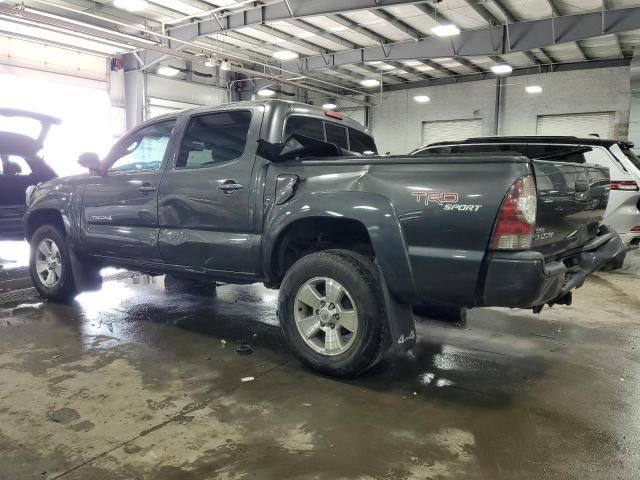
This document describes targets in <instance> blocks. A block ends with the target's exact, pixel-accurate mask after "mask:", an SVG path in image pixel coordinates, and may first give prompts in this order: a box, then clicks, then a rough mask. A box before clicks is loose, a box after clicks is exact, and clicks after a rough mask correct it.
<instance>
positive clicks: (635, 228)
mask: <svg viewBox="0 0 640 480" xmlns="http://www.w3.org/2000/svg"><path fill="white" fill-rule="evenodd" d="M631 231H632V232H640V225H636V226H635V227H633V228H632V229H631Z"/></svg>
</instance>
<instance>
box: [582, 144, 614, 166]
mask: <svg viewBox="0 0 640 480" xmlns="http://www.w3.org/2000/svg"><path fill="white" fill-rule="evenodd" d="M584 159H585V161H586V162H587V163H592V164H594V165H600V166H601V167H608V168H611V164H612V163H613V162H612V161H611V157H609V154H608V153H607V151H606V150H604V149H603V148H598V147H594V148H593V150H591V151H590V152H585V154H584ZM616 166H617V165H616Z"/></svg>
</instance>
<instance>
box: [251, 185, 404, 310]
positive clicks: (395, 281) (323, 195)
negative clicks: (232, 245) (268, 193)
mask: <svg viewBox="0 0 640 480" xmlns="http://www.w3.org/2000/svg"><path fill="white" fill-rule="evenodd" d="M309 218H334V219H335V218H341V219H347V220H355V221H357V222H360V223H361V224H362V225H364V227H365V228H366V230H367V232H368V234H369V238H370V239H371V244H372V246H373V250H374V252H375V254H376V262H377V264H378V265H379V268H380V271H381V273H382V275H383V277H384V280H385V282H386V284H387V285H388V288H389V291H390V292H391V293H392V294H393V295H394V297H396V298H397V299H398V300H399V301H401V302H403V303H407V304H410V303H413V302H414V300H415V297H416V289H415V285H414V283H413V273H412V271H411V263H410V261H409V252H408V248H407V243H406V240H405V237H404V233H403V231H402V227H401V226H400V221H399V219H398V215H397V213H396V211H395V209H394V208H393V205H392V204H391V202H390V201H389V199H388V198H386V197H383V196H382V195H378V194H374V193H367V192H314V193H309V194H305V195H301V196H299V197H294V198H293V199H292V200H291V201H289V202H287V203H285V204H284V205H275V206H274V208H273V210H272V211H271V212H270V214H269V216H268V218H267V221H266V223H265V229H264V231H265V234H264V237H263V246H262V261H263V271H264V272H265V274H266V276H267V278H272V277H273V272H272V268H271V265H272V264H271V259H272V255H274V254H275V253H276V252H275V251H274V250H275V247H276V245H277V244H278V241H279V239H280V238H281V235H282V234H283V232H285V231H286V229H287V228H288V227H289V226H291V225H293V224H294V223H295V222H297V221H299V220H305V219H309Z"/></svg>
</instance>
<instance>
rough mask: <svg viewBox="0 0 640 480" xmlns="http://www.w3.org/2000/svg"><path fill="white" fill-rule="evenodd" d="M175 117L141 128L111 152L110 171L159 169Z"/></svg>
mask: <svg viewBox="0 0 640 480" xmlns="http://www.w3.org/2000/svg"><path fill="white" fill-rule="evenodd" d="M175 123H176V121H175V119H172V120H167V121H164V122H159V123H154V124H152V125H148V126H146V127H144V128H141V129H140V130H138V131H137V132H135V133H134V134H133V135H132V136H130V137H129V138H127V139H126V140H125V141H124V142H123V143H119V144H118V145H117V146H116V147H115V150H114V151H112V152H111V155H110V161H111V166H110V167H109V168H108V172H113V173H129V172H139V171H153V170H159V169H160V166H161V165H162V160H163V158H164V154H165V152H166V151H167V145H168V144H169V139H170V138H171V132H172V131H173V127H174V125H175Z"/></svg>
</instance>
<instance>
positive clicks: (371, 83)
mask: <svg viewBox="0 0 640 480" xmlns="http://www.w3.org/2000/svg"><path fill="white" fill-rule="evenodd" d="M360 85H362V86H363V87H367V88H373V87H377V86H378V85H380V80H377V79H375V78H365V79H364V80H362V81H361V82H360Z"/></svg>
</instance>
